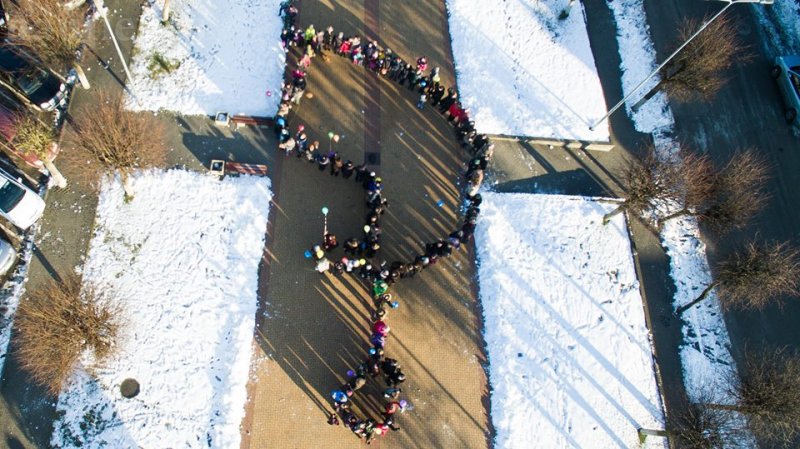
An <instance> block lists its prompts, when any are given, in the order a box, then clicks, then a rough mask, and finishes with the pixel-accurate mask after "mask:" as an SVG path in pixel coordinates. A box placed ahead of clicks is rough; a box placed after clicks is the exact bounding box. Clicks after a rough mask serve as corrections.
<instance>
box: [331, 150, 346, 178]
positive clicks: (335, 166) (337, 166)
mask: <svg viewBox="0 0 800 449" xmlns="http://www.w3.org/2000/svg"><path fill="white" fill-rule="evenodd" d="M343 166H344V163H343V162H342V158H341V157H339V154H338V153H334V155H333V159H331V176H339V172H340V171H342V167H343Z"/></svg>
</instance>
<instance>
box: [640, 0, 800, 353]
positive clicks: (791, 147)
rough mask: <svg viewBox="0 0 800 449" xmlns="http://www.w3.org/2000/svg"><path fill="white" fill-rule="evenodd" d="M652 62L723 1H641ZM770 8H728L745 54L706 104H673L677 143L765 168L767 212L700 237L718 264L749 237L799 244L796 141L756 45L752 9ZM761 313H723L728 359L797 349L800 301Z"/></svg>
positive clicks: (767, 61)
mask: <svg viewBox="0 0 800 449" xmlns="http://www.w3.org/2000/svg"><path fill="white" fill-rule="evenodd" d="M645 3H646V8H647V14H648V16H649V17H658V18H659V20H651V21H650V27H651V33H652V35H653V40H654V43H655V45H656V48H657V49H658V51H659V60H661V59H663V58H664V57H666V55H667V51H668V50H669V45H670V44H671V43H672V41H673V39H674V37H673V36H674V34H675V29H676V24H677V23H678V21H679V20H680V19H681V18H684V17H693V18H695V19H700V18H702V17H704V16H707V15H708V14H711V13H713V12H715V11H717V10H719V8H720V7H721V6H723V5H724V4H723V3H721V2H704V1H696V0H672V1H663V0H662V1H650V2H645ZM761 7H766V8H769V6H762V5H734V6H733V7H731V9H730V10H729V11H728V13H726V14H730V17H731V18H733V19H735V21H736V22H735V23H736V24H737V25H736V28H737V30H738V38H739V39H740V41H741V43H742V47H743V48H742V52H747V53H749V54H750V55H751V56H752V60H751V61H750V62H748V63H744V64H736V65H735V66H734V67H732V68H731V70H729V71H728V72H727V73H725V76H727V77H729V82H728V84H727V85H726V86H725V87H724V88H723V89H722V90H721V91H720V92H719V94H718V95H717V96H716V98H714V99H713V100H711V101H708V102H690V103H678V102H674V101H673V102H672V110H673V113H674V114H675V122H676V131H677V135H678V138H679V139H681V140H682V141H683V142H685V143H687V144H688V145H691V146H692V147H694V148H695V149H696V150H697V151H700V152H704V153H707V154H708V155H709V156H711V158H712V159H713V160H714V161H715V162H716V163H717V164H719V165H721V164H724V163H725V162H726V161H728V160H729V159H730V158H731V156H732V154H734V152H736V151H738V150H741V149H746V148H753V149H755V150H756V151H757V152H758V153H759V154H761V155H762V156H763V157H764V158H765V159H766V160H767V161H768V162H769V164H770V166H771V175H772V177H771V179H770V180H769V181H768V182H767V184H766V186H765V190H766V191H767V192H768V193H769V194H770V195H771V200H770V201H769V203H768V205H767V207H766V208H765V209H764V210H763V211H762V212H761V213H760V214H759V215H758V216H757V217H755V218H754V219H753V221H752V223H751V224H750V226H748V227H747V228H746V229H743V230H741V231H738V232H734V233H731V234H729V235H726V236H724V237H720V236H716V235H713V234H711V233H706V235H705V240H706V242H707V244H708V250H709V251H708V253H709V259H710V262H711V263H712V265H713V263H714V261H716V260H719V258H720V257H722V256H724V255H725V254H727V253H729V252H730V251H732V250H733V249H735V248H736V247H738V246H739V245H741V244H742V243H743V242H746V241H749V240H751V239H754V238H756V239H760V240H775V241H785V240H789V241H792V242H793V243H795V244H800V239H799V238H798V237H799V236H800V207H798V206H800V189H798V188H797V186H798V182H800V177H799V175H798V172H800V140H799V139H798V137H796V136H795V135H794V134H793V133H792V132H791V131H790V129H789V127H788V126H787V125H786V123H785V121H784V119H783V115H782V114H783V103H782V99H781V97H780V93H779V91H778V88H777V85H776V84H775V81H774V80H773V79H772V77H771V76H770V74H769V70H770V68H771V67H772V65H773V64H772V62H771V60H772V58H773V57H774V56H775V55H774V54H772V51H771V50H770V49H769V48H768V46H767V45H766V43H765V42H763V41H762V34H761V33H759V32H758V31H759V30H758V28H759V26H760V25H759V24H758V22H757V20H756V18H755V17H754V14H753V8H761ZM782 302H783V303H784V306H783V308H781V307H779V306H778V305H777V303H776V305H773V306H770V307H767V308H766V309H764V310H763V311H755V312H731V313H727V314H726V321H727V324H728V329H729V331H730V334H731V338H732V342H733V346H734V348H733V349H734V355H735V356H737V357H738V356H740V355H741V350H742V348H743V347H744V346H745V344H746V345H747V346H748V347H750V348H754V347H758V346H760V345H766V346H790V347H793V348H800V328H798V326H797V323H798V322H800V302H798V301H797V298H783V301H782Z"/></svg>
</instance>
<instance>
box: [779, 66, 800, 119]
mask: <svg viewBox="0 0 800 449" xmlns="http://www.w3.org/2000/svg"><path fill="white" fill-rule="evenodd" d="M772 76H773V77H774V78H775V80H776V81H777V83H778V88H779V89H780V91H781V94H782V95H783V100H784V103H785V109H784V117H786V122H787V123H789V124H790V125H792V126H793V127H794V128H796V129H798V130H800V119H798V117H797V112H798V111H800V56H778V57H777V58H775V66H774V67H773V68H772Z"/></svg>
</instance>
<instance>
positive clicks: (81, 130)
mask: <svg viewBox="0 0 800 449" xmlns="http://www.w3.org/2000/svg"><path fill="white" fill-rule="evenodd" d="M75 131H76V135H77V140H78V143H79V147H78V148H77V150H78V151H77V152H78V153H79V154H80V153H82V154H84V155H88V156H89V157H90V159H91V160H93V161H94V162H95V163H96V164H97V165H99V167H100V168H101V170H102V171H103V172H111V173H113V172H119V173H120V176H121V177H122V181H123V185H125V186H126V194H127V195H128V196H132V192H131V191H129V190H128V188H129V186H127V181H128V176H129V175H130V173H131V172H132V171H133V170H136V169H143V168H149V167H154V166H158V165H161V164H162V163H163V161H164V157H165V154H166V153H165V148H164V144H163V142H164V136H165V132H164V127H163V126H162V124H161V123H160V122H158V120H156V119H155V117H154V116H153V114H152V113H134V112H131V111H128V110H126V109H125V105H124V101H123V99H122V95H121V94H118V95H109V94H106V93H101V94H100V95H99V98H98V101H97V102H96V103H93V104H92V105H91V106H87V107H86V108H85V109H84V110H83V111H81V113H80V114H79V115H78V118H77V119H76V122H75Z"/></svg>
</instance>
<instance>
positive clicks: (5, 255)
mask: <svg viewBox="0 0 800 449" xmlns="http://www.w3.org/2000/svg"><path fill="white" fill-rule="evenodd" d="M16 261H17V250H15V249H14V246H12V245H11V243H8V241H7V240H6V239H4V238H2V237H0V277H3V276H5V275H6V274H7V273H8V272H9V271H10V270H11V268H12V267H13V266H14V263H15V262H16Z"/></svg>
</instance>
